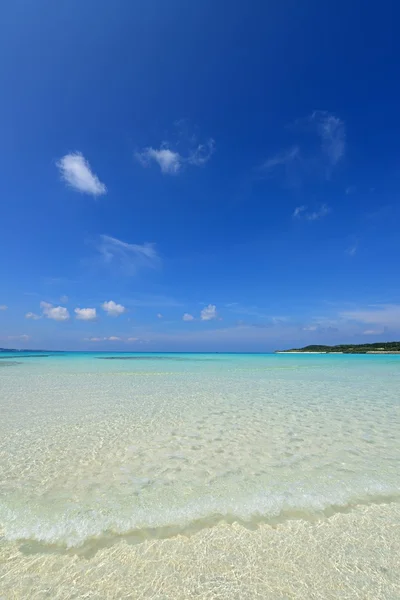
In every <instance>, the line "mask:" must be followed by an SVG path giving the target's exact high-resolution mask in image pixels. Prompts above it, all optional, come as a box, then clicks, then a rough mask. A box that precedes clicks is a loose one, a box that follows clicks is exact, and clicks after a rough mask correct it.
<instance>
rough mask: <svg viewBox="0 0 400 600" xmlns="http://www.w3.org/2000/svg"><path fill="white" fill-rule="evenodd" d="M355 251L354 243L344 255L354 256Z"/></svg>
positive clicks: (356, 245) (356, 247)
mask: <svg viewBox="0 0 400 600" xmlns="http://www.w3.org/2000/svg"><path fill="white" fill-rule="evenodd" d="M357 250H358V243H355V244H353V245H352V246H350V247H349V248H347V250H346V254H348V255H349V256H354V255H355V254H356V253H357Z"/></svg>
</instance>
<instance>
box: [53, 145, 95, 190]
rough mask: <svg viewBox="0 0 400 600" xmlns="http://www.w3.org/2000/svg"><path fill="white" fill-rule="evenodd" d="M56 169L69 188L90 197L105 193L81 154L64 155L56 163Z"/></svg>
mask: <svg viewBox="0 0 400 600" xmlns="http://www.w3.org/2000/svg"><path fill="white" fill-rule="evenodd" d="M57 167H58V169H59V171H60V173H61V178H62V179H63V180H64V181H65V182H66V183H67V185H68V186H69V187H71V188H73V189H75V190H78V191H79V192H82V193H84V194H90V195H92V196H101V195H103V194H106V193H107V188H106V186H105V185H104V183H102V182H101V181H100V179H99V178H98V177H97V175H95V174H94V173H93V171H92V170H91V168H90V165H89V163H88V161H87V160H86V159H85V157H84V156H83V154H82V153H81V152H72V153H70V154H66V155H65V156H63V157H62V158H61V159H60V160H59V161H57Z"/></svg>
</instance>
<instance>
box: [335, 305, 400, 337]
mask: <svg viewBox="0 0 400 600" xmlns="http://www.w3.org/2000/svg"><path fill="white" fill-rule="evenodd" d="M340 316H341V317H342V318H345V319H348V320H351V321H357V322H360V323H367V324H369V325H378V326H381V327H400V305H399V304H372V305H370V306H367V307H366V308H362V309H359V310H349V311H343V312H341V313H340ZM374 333H375V332H374Z"/></svg>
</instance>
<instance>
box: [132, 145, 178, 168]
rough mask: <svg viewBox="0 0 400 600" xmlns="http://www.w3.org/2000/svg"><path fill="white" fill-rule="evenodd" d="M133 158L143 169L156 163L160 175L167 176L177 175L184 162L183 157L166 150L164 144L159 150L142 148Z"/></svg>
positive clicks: (168, 149)
mask: <svg viewBox="0 0 400 600" xmlns="http://www.w3.org/2000/svg"><path fill="white" fill-rule="evenodd" d="M135 157H136V159H137V160H138V161H139V162H140V164H141V165H142V166H143V167H148V166H149V165H150V163H151V162H153V161H154V162H156V163H157V164H158V166H159V167H160V169H161V173H166V174H168V175H177V174H178V173H179V171H180V170H181V168H182V164H183V162H184V160H183V156H181V155H180V154H179V152H174V151H173V150H171V149H170V148H168V147H167V145H166V144H164V145H163V146H161V147H160V148H159V149H156V148H152V147H149V148H144V149H143V150H142V151H141V152H136V154H135Z"/></svg>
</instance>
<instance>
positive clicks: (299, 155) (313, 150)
mask: <svg viewBox="0 0 400 600" xmlns="http://www.w3.org/2000/svg"><path fill="white" fill-rule="evenodd" d="M290 129H291V130H292V131H293V132H295V133H297V137H298V136H299V134H302V135H304V134H306V138H305V139H304V140H303V141H302V142H301V143H296V144H294V145H292V146H291V147H290V148H288V149H286V150H284V151H282V152H278V153H277V154H275V155H273V156H271V157H269V158H268V159H267V160H265V161H264V163H263V164H262V165H261V169H260V170H261V171H263V172H264V173H265V174H267V175H271V174H273V173H278V174H279V173H283V175H284V176H285V180H287V182H288V183H289V184H292V185H296V186H297V185H299V184H300V183H301V182H304V181H305V180H307V179H315V178H316V177H317V178H318V177H320V176H321V173H322V174H323V176H324V178H326V179H329V178H330V175H331V173H332V171H333V169H334V168H335V167H336V165H337V164H338V163H339V162H340V160H341V159H342V158H343V156H344V154H345V150H346V129H345V124H344V122H343V121H342V120H341V119H340V118H339V117H337V116H335V115H333V114H332V113H329V112H328V111H323V110H315V111H314V112H313V113H312V114H311V115H309V116H307V117H305V118H302V119H298V120H297V121H295V123H294V124H292V125H290Z"/></svg>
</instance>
